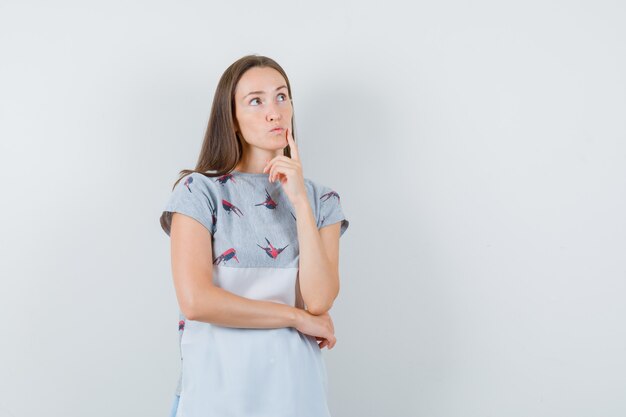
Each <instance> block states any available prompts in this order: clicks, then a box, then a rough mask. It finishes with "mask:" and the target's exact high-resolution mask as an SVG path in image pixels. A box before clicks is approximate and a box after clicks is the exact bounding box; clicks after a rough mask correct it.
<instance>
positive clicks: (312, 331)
mask: <svg viewBox="0 0 626 417" xmlns="http://www.w3.org/2000/svg"><path fill="white" fill-rule="evenodd" d="M298 312H299V315H298V317H299V318H298V322H297V323H296V326H295V328H296V329H297V330H298V331H299V332H301V333H304V334H306V335H309V336H314V337H315V338H316V339H317V340H318V341H321V343H318V346H319V348H320V349H322V348H323V347H324V346H326V347H328V349H329V350H330V349H332V348H333V347H335V344H336V343H337V338H336V337H335V326H334V325H333V320H332V319H331V318H330V314H328V312H326V313H324V314H320V315H319V316H316V315H313V314H311V313H309V312H308V311H306V310H302V309H298Z"/></svg>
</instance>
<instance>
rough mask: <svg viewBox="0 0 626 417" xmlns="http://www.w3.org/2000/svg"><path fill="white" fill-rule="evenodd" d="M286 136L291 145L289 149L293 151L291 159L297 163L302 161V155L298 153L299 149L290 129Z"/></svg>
mask: <svg viewBox="0 0 626 417" xmlns="http://www.w3.org/2000/svg"><path fill="white" fill-rule="evenodd" d="M285 136H286V137H287V143H288V144H289V149H290V150H291V159H293V160H295V161H299V160H300V154H299V153H298V147H297V146H296V141H295V140H293V136H292V135H291V132H290V131H289V129H287V130H286V131H285Z"/></svg>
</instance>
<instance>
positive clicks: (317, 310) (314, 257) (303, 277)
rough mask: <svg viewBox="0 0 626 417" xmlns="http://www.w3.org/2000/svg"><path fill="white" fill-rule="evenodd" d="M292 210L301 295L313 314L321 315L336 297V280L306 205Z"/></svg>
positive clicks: (309, 207) (311, 212) (303, 201)
mask: <svg viewBox="0 0 626 417" xmlns="http://www.w3.org/2000/svg"><path fill="white" fill-rule="evenodd" d="M295 210H296V219H297V228H298V245H299V250H300V253H299V265H298V266H299V272H298V274H299V279H300V292H301V293H302V298H303V299H304V302H305V303H306V305H307V309H308V310H309V311H310V312H311V313H312V314H323V313H324V312H326V311H328V310H329V309H330V308H331V306H332V304H333V301H334V300H335V298H336V297H337V294H338V292H339V286H338V284H339V278H338V277H337V276H336V274H335V273H333V271H332V267H331V263H330V261H329V259H328V256H327V254H326V250H325V249H324V245H323V242H322V238H321V236H320V232H319V230H318V228H317V225H316V222H315V216H314V214H313V210H312V208H311V205H310V204H309V201H308V200H307V199H303V200H302V201H300V202H297V203H296V204H295Z"/></svg>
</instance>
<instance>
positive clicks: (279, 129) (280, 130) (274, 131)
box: [270, 127, 283, 133]
mask: <svg viewBox="0 0 626 417" xmlns="http://www.w3.org/2000/svg"><path fill="white" fill-rule="evenodd" d="M282 131H283V128H282V127H275V128H274V129H272V130H270V132H272V133H276V132H282Z"/></svg>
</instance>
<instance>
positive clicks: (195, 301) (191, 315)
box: [180, 291, 211, 321]
mask: <svg viewBox="0 0 626 417" xmlns="http://www.w3.org/2000/svg"><path fill="white" fill-rule="evenodd" d="M199 293H200V294H205V293H204V292H200V291H198V292H196V293H195V294H194V295H190V296H189V297H187V298H186V299H185V300H184V302H182V303H181V304H180V311H181V312H182V313H183V315H184V316H185V317H186V318H187V320H194V321H202V320H206V319H208V316H209V314H208V312H207V311H206V309H207V305H210V304H211V303H207V300H206V297H205V296H200V294H199Z"/></svg>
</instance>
